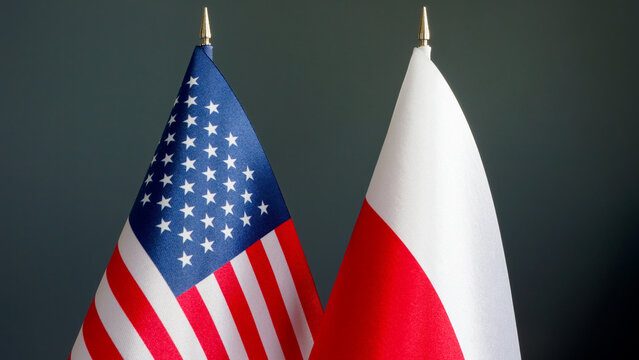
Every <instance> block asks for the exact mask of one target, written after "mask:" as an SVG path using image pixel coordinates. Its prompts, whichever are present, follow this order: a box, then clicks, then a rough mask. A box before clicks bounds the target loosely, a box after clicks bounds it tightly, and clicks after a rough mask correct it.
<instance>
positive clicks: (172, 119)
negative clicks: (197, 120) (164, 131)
mask: <svg viewBox="0 0 639 360" xmlns="http://www.w3.org/2000/svg"><path fill="white" fill-rule="evenodd" d="M175 104H177V99H175ZM175 104H173V105H175ZM174 122H175V114H172V115H171V117H170V118H169V125H171V124H173V123H174Z"/></svg>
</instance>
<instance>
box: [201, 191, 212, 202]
mask: <svg viewBox="0 0 639 360" xmlns="http://www.w3.org/2000/svg"><path fill="white" fill-rule="evenodd" d="M202 197H203V198H205V199H206V205H208V204H209V203H210V202H212V203H213V204H215V193H211V192H210V191H209V189H206V195H202Z"/></svg>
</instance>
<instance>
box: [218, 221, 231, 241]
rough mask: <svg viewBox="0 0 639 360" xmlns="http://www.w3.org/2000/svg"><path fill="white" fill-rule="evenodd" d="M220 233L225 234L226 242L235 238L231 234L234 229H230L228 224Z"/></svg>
mask: <svg viewBox="0 0 639 360" xmlns="http://www.w3.org/2000/svg"><path fill="white" fill-rule="evenodd" d="M220 231H221V232H223V233H224V240H226V239H227V238H231V239H232V238H233V234H231V232H233V228H230V227H229V225H228V224H224V229H223V230H220Z"/></svg>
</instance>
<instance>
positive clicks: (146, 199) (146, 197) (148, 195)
mask: <svg viewBox="0 0 639 360" xmlns="http://www.w3.org/2000/svg"><path fill="white" fill-rule="evenodd" d="M150 197H151V194H144V197H143V198H142V200H140V202H141V203H142V206H144V205H146V203H148V202H151V199H149V198H150Z"/></svg>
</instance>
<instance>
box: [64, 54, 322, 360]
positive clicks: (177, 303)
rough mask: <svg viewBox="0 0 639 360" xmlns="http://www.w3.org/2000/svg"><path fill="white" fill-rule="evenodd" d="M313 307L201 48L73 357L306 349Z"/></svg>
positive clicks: (291, 236)
mask: <svg viewBox="0 0 639 360" xmlns="http://www.w3.org/2000/svg"><path fill="white" fill-rule="evenodd" d="M321 315H322V308H321V305H320V303H319V299H318V296H317V292H316V289H315V285H314V283H313V279H312V277H311V273H310V271H309V269H308V265H307V263H306V259H305V257H304V254H303V252H302V248H301V245H300V243H299V240H298V238H297V235H296V232H295V229H294V227H293V223H292V221H291V218H290V215H289V213H288V210H287V208H286V205H285V204H284V200H283V198H282V195H281V193H280V190H279V187H278V185H277V182H276V180H275V176H274V175H273V172H272V170H271V167H270V165H269V163H268V160H267V159H266V156H265V154H264V151H263V150H262V147H261V145H260V143H259V141H258V140H257V137H256V135H255V132H254V131H253V128H252V127H251V125H250V123H249V120H248V118H247V117H246V114H245V113H244V111H243V110H242V107H241V105H240V103H239V102H238V100H237V98H236V97H235V95H234V94H233V92H232V90H231V89H230V87H229V86H228V84H227V83H226V81H225V80H224V78H223V76H222V74H221V73H220V72H219V70H218V69H217V67H216V66H215V65H214V63H213V61H212V47H211V46H198V47H196V48H195V51H194V53H193V57H192V59H191V63H190V64H189V67H188V70H187V72H186V75H185V76H184V81H183V83H182V86H181V88H180V91H179V93H178V96H177V98H176V99H175V102H174V106H173V109H172V111H171V115H170V117H169V119H168V122H167V124H166V127H165V128H164V132H163V134H162V138H161V139H160V142H159V144H158V146H157V149H156V152H155V154H154V155H153V158H152V160H151V164H150V166H149V170H148V171H147V173H146V175H145V177H144V181H143V183H142V186H141V187H140V191H139V194H138V197H137V199H136V200H135V203H134V205H133V208H132V210H131V213H130V215H129V217H128V220H127V222H126V224H125V225H124V229H123V231H122V234H121V236H120V239H119V241H118V243H117V246H116V249H115V252H114V254H113V256H112V257H111V260H110V262H109V264H108V266H107V269H106V271H105V274H104V276H103V277H102V281H101V282H100V285H99V286H98V290H97V292H96V295H95V298H94V300H93V302H92V303H91V306H90V308H89V311H88V313H87V315H86V318H85V320H84V323H83V325H82V328H81V330H80V332H79V334H78V337H77V339H76V342H75V344H74V346H73V349H72V351H71V355H70V359H207V358H208V359H229V358H230V359H245V358H250V359H263V358H269V359H284V358H285V359H306V358H308V356H309V354H310V351H311V347H312V345H313V333H314V330H315V329H316V328H317V325H318V322H319V319H320V317H321Z"/></svg>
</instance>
